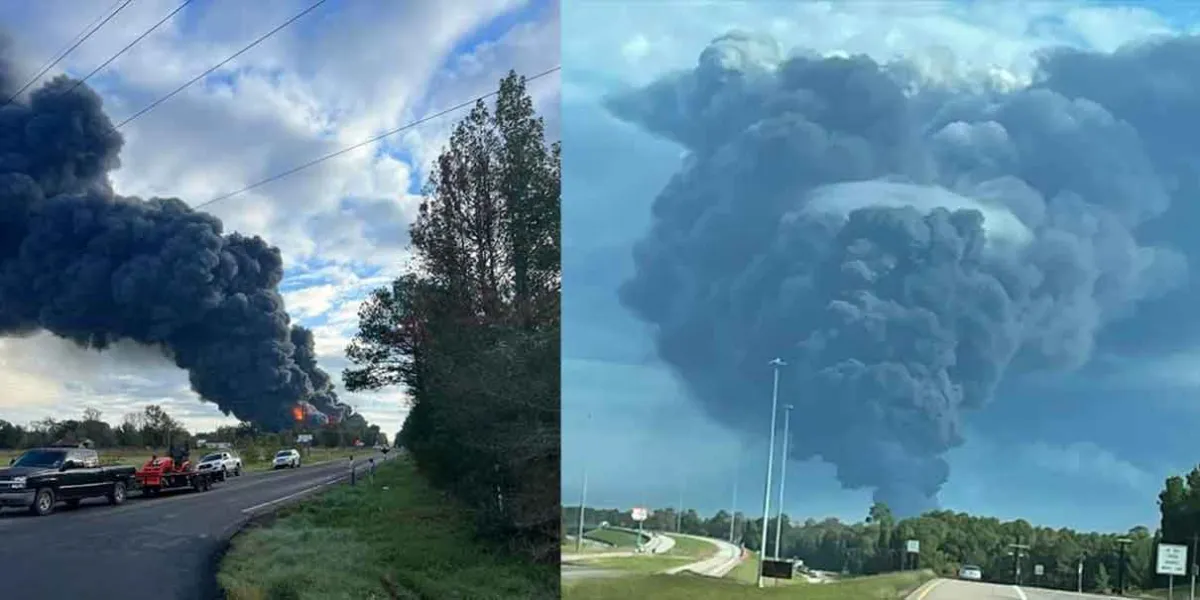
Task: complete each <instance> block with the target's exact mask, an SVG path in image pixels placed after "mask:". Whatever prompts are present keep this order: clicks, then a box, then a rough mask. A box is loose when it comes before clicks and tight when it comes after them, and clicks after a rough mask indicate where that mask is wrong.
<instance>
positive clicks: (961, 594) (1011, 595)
mask: <svg viewBox="0 0 1200 600" xmlns="http://www.w3.org/2000/svg"><path fill="white" fill-rule="evenodd" d="M1115 598H1117V597H1116V596H1099V595H1095V594H1078V593H1075V592H1064V591H1059V590H1044V589H1040V588H1031V587H1020V588H1018V587H1017V586H1015V585H1000V584H995V583H977V582H974V581H958V580H954V579H935V580H933V581H931V582H930V583H928V584H926V585H924V586H922V587H921V589H918V590H917V591H916V592H913V594H912V595H910V596H909V597H908V600H1114V599H1115Z"/></svg>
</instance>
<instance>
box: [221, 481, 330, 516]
mask: <svg viewBox="0 0 1200 600" xmlns="http://www.w3.org/2000/svg"><path fill="white" fill-rule="evenodd" d="M345 478H346V476H338V477H334V478H333V479H330V480H328V481H322V482H321V483H318V484H317V485H314V486H311V487H307V488H304V489H302V490H300V491H298V492H295V493H292V494H288V495H286V496H284V497H282V498H276V499H274V500H268V501H266V502H262V503H259V504H255V505H254V506H251V507H249V508H243V509H242V513H243V514H250V513H252V512H254V511H256V510H258V509H260V508H265V507H268V506H271V505H273V504H279V503H280V502H285V501H287V500H291V499H292V498H296V497H298V496H303V495H304V494H308V493H310V492H313V491H315V490H319V489H321V488H323V487H325V486H329V485H333V484H335V483H337V482H339V481H341V480H342V479H345Z"/></svg>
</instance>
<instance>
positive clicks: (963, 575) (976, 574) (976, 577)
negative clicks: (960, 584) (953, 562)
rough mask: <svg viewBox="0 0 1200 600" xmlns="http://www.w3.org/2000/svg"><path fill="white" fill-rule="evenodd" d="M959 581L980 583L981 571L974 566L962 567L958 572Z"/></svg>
mask: <svg viewBox="0 0 1200 600" xmlns="http://www.w3.org/2000/svg"><path fill="white" fill-rule="evenodd" d="M958 578H959V579H969V580H971V581H981V580H982V579H983V570H982V569H980V568H979V567H977V566H975V565H963V566H962V568H961V569H959V570H958Z"/></svg>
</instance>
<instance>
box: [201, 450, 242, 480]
mask: <svg viewBox="0 0 1200 600" xmlns="http://www.w3.org/2000/svg"><path fill="white" fill-rule="evenodd" d="M196 470H197V471H204V472H208V471H215V472H218V473H220V474H221V479H225V478H226V477H228V476H230V475H233V476H234V477H239V476H241V474H242V458H241V457H240V456H238V455H237V454H236V453H234V452H233V451H230V450H222V451H220V452H213V453H211V454H205V455H204V457H203V458H201V459H200V464H199V465H198V466H197V467H196Z"/></svg>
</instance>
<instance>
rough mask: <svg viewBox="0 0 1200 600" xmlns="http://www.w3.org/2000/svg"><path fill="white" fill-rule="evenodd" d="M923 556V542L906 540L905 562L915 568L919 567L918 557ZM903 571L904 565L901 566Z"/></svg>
mask: <svg viewBox="0 0 1200 600" xmlns="http://www.w3.org/2000/svg"><path fill="white" fill-rule="evenodd" d="M919 554H921V540H905V542H904V562H905V564H911V565H912V567H913V568H916V567H917V555H919ZM900 570H901V571H903V570H904V565H901V568H900Z"/></svg>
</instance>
